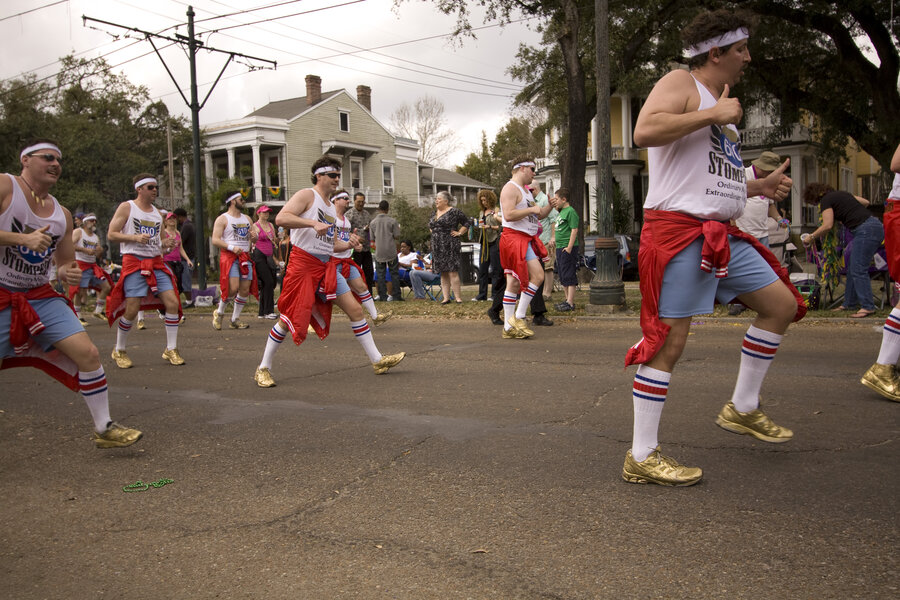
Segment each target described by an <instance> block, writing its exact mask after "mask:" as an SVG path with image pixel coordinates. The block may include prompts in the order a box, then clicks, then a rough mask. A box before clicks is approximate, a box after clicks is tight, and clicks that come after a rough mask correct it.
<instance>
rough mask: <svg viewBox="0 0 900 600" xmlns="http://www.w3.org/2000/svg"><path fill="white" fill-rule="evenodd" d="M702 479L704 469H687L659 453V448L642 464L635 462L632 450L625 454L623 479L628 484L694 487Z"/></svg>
mask: <svg viewBox="0 0 900 600" xmlns="http://www.w3.org/2000/svg"><path fill="white" fill-rule="evenodd" d="M701 477H703V470H702V469H700V468H699V467H686V466H684V465H682V464H679V463H678V462H677V461H676V460H675V459H673V458H669V457H668V456H663V455H662V454H660V452H659V446H657V447H656V449H655V450H654V451H653V452H651V453H650V456H648V457H647V458H645V459H644V460H642V461H641V462H638V461H636V460H634V456H632V455H631V450H629V451H628V452H626V453H625V466H624V467H622V479H624V480H625V481H627V482H628V483H655V484H657V485H671V486H687V485H694V484H695V483H697V482H698V481H700V478H701Z"/></svg>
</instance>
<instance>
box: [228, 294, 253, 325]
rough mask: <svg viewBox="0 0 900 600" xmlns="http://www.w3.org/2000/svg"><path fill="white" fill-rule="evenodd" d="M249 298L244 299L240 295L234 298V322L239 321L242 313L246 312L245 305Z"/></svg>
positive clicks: (232, 317)
mask: <svg viewBox="0 0 900 600" xmlns="http://www.w3.org/2000/svg"><path fill="white" fill-rule="evenodd" d="M248 297H249V296H248ZM248 297H243V298H242V297H241V296H240V294H238V295H236V296H235V297H234V310H232V311H231V320H232V321H237V320H238V319H239V318H240V317H241V311H242V310H244V305H245V304H247V298H248Z"/></svg>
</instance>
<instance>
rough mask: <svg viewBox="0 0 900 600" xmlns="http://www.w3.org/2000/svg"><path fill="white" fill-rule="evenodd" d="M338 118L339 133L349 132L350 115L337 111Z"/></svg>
mask: <svg viewBox="0 0 900 600" xmlns="http://www.w3.org/2000/svg"><path fill="white" fill-rule="evenodd" d="M338 117H339V119H340V128H341V131H345V132H346V131H350V113H348V112H345V111H343V110H341V111H338Z"/></svg>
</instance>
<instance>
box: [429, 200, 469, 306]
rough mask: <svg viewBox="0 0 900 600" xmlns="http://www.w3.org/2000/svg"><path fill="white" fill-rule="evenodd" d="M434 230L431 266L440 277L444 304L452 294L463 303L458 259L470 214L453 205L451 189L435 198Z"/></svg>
mask: <svg viewBox="0 0 900 600" xmlns="http://www.w3.org/2000/svg"><path fill="white" fill-rule="evenodd" d="M428 228H429V229H431V265H432V270H433V271H434V272H435V273H439V274H440V276H441V292H442V293H443V295H444V300H443V302H441V304H450V298H451V293H452V294H453V297H454V298H456V302H457V303H459V302H462V292H461V290H460V284H459V262H460V255H461V254H462V243H461V242H460V238H461V237H462V236H464V235H465V234H466V232H467V231H469V217H467V216H466V213H464V212H463V211H461V210H460V209H459V208H457V207H455V206H453V196H451V195H450V192H444V191H442V192H438V193H437V196H435V198H434V212H433V213H432V214H431V219H430V220H429V221H428Z"/></svg>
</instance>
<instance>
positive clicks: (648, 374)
mask: <svg viewBox="0 0 900 600" xmlns="http://www.w3.org/2000/svg"><path fill="white" fill-rule="evenodd" d="M671 379H672V374H671V373H667V372H666V371H660V370H659V369H654V368H652V367H648V366H647V365H641V366H639V367H638V370H637V373H635V375H634V384H633V386H632V389H631V400H632V402H633V403H634V429H633V433H632V440H631V455H632V457H634V460H636V461H638V462H641V461H643V460H645V459H646V458H647V457H648V456H650V453H651V452H653V451H654V450H655V449H656V447H657V446H658V445H659V439H657V436H658V433H659V419H660V417H661V416H662V409H663V405H664V404H665V402H666V395H667V394H668V393H669V381H670V380H671Z"/></svg>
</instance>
